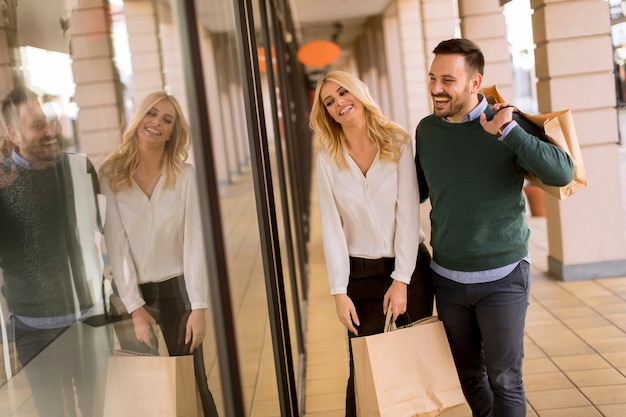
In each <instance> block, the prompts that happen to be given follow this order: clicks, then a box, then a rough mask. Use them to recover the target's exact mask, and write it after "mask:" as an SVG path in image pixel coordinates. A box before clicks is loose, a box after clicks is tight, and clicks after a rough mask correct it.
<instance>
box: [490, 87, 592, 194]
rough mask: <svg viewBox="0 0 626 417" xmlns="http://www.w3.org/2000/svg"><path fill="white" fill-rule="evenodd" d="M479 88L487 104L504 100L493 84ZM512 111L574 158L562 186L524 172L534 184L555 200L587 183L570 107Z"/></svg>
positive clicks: (546, 139)
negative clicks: (570, 174)
mask: <svg viewBox="0 0 626 417" xmlns="http://www.w3.org/2000/svg"><path fill="white" fill-rule="evenodd" d="M480 92H481V93H482V94H484V95H485V97H486V98H487V101H488V102H489V103H491V104H494V103H505V102H506V100H504V98H502V96H501V95H500V92H499V91H498V88H497V87H496V86H495V85H492V86H489V87H485V88H482V89H481V90H480ZM516 111H517V112H518V113H519V114H520V115H521V116H522V117H524V118H526V119H527V120H528V121H530V122H531V123H532V124H533V125H535V126H536V127H538V128H539V130H540V131H541V132H542V133H543V135H542V137H541V136H540V138H541V139H542V140H545V141H547V142H550V143H551V144H553V145H556V146H558V147H559V148H561V149H563V150H564V151H566V152H567V153H568V154H569V155H570V157H571V158H572V160H573V161H574V178H573V179H572V181H570V183H569V184H567V185H565V186H563V187H555V186H551V185H545V184H543V183H542V182H541V181H540V180H538V179H537V178H535V177H534V176H532V175H531V174H526V179H528V180H529V181H532V182H533V183H535V184H537V185H538V186H539V187H541V188H542V189H543V190H544V191H545V192H546V193H548V194H550V195H552V196H554V197H556V198H558V199H559V200H562V199H564V198H566V197H569V196H570V195H572V194H574V193H575V192H577V191H579V190H581V189H583V188H584V187H585V186H586V185H587V175H586V173H585V166H584V164H583V158H582V154H581V152H580V145H579V144H578V136H576V128H575V126H574V120H573V118H572V112H571V111H570V110H561V111H557V112H553V113H544V114H537V115H530V114H526V113H523V112H521V111H519V110H516Z"/></svg>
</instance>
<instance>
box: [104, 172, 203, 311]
mask: <svg viewBox="0 0 626 417" xmlns="http://www.w3.org/2000/svg"><path fill="white" fill-rule="evenodd" d="M165 178H166V174H165V171H164V173H163V175H162V176H161V178H160V179H159V182H158V183H157V185H156V187H155V189H154V192H153V193H152V197H151V198H148V196H147V195H146V194H145V193H144V192H143V191H142V190H141V188H139V186H138V185H137V184H136V183H135V181H134V180H133V181H132V187H131V188H125V189H123V190H120V191H118V192H117V194H115V193H113V191H112V190H111V188H110V187H109V185H108V183H107V181H105V180H103V179H101V180H100V187H101V192H102V193H103V194H104V195H105V196H106V198H107V209H106V221H105V225H104V235H105V241H106V246H107V251H108V254H109V258H110V262H111V269H112V272H113V279H114V280H115V285H116V286H117V289H118V291H119V294H120V297H121V299H122V301H123V302H124V305H125V306H126V309H127V310H128V312H133V311H134V310H136V309H138V308H139V307H141V306H143V305H144V304H145V303H144V301H143V299H142V298H141V294H140V292H139V284H144V283H147V282H161V281H165V280H167V279H170V278H173V277H176V276H179V275H183V274H184V276H185V286H186V288H187V293H188V295H189V301H190V302H191V308H192V309H193V310H195V309H202V308H208V289H209V285H208V279H207V268H206V262H205V253H204V240H203V235H202V224H201V219H200V206H199V201H198V190H197V186H196V177H195V170H194V169H193V167H192V166H191V165H189V164H184V165H183V167H182V169H181V172H180V176H179V178H178V180H177V181H176V183H175V184H174V186H173V187H170V188H165Z"/></svg>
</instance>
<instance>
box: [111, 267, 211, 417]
mask: <svg viewBox="0 0 626 417" xmlns="http://www.w3.org/2000/svg"><path fill="white" fill-rule="evenodd" d="M139 287H140V289H141V294H142V297H143V299H144V301H145V302H146V304H145V306H144V307H145V308H146V310H147V311H148V312H149V313H150V314H151V315H152V317H154V319H155V320H156V321H157V323H158V324H159V327H160V328H161V332H162V333H163V338H164V339H165V343H166V345H167V350H168V352H169V354H170V356H183V355H189V354H190V352H189V350H190V345H191V342H190V343H187V344H185V329H186V325H187V319H188V318H189V315H190V314H191V305H190V303H189V297H188V295H187V289H186V287H185V280H184V278H183V277H182V276H180V277H175V278H171V279H169V280H167V281H163V282H159V283H148V284H142V285H140V286H139ZM124 322H125V323H124ZM115 329H116V333H117V334H118V338H119V339H120V344H122V341H123V340H125V341H128V340H132V343H133V344H134V345H135V347H133V348H132V350H135V351H137V352H143V353H150V352H152V349H150V348H149V347H148V346H147V345H145V343H143V342H139V341H137V340H136V338H135V333H134V329H133V328H132V322H130V321H129V320H124V321H123V322H116V323H115ZM127 343H128V342H127ZM122 347H123V348H124V346H122ZM193 363H194V371H195V376H196V384H197V385H198V390H199V392H200V400H201V401H202V409H203V411H204V416H205V417H216V416H217V415H218V414H217V407H216V406H215V401H214V399H213V395H212V394H211V391H210V390H209V384H208V380H207V376H206V370H205V367H204V354H203V351H202V345H200V346H198V347H197V348H196V350H194V352H193Z"/></svg>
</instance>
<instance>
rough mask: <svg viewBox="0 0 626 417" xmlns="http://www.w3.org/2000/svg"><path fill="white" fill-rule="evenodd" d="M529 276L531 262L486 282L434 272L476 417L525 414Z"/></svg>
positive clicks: (439, 308) (520, 416) (439, 300)
mask: <svg viewBox="0 0 626 417" xmlns="http://www.w3.org/2000/svg"><path fill="white" fill-rule="evenodd" d="M529 275H530V267H529V265H528V263H527V262H526V261H521V262H520V263H519V265H518V266H517V267H516V268H515V269H514V270H513V272H511V273H510V274H509V275H508V276H506V277H504V278H502V279H500V280H497V281H494V282H488V283H483V284H459V283H457V282H454V281H452V280H449V279H446V278H444V277H442V276H441V275H439V274H437V273H436V272H434V271H433V282H434V284H435V297H436V303H437V313H438V315H439V317H440V318H441V321H443V324H444V326H445V329H446V333H447V335H448V339H449V340H450V348H451V350H452V355H453V357H454V361H455V363H456V367H457V370H458V373H459V379H460V381H461V386H462V388H463V392H464V394H465V397H466V399H467V402H468V403H469V406H470V408H471V409H472V414H473V416H474V417H525V416H526V397H525V394H524V384H523V382H522V360H523V357H524V323H525V320H526V310H527V309H528V297H529V293H530V277H529Z"/></svg>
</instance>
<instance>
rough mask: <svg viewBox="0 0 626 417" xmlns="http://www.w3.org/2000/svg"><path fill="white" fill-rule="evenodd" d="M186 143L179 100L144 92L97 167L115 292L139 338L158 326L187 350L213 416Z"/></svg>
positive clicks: (204, 283) (177, 350)
mask: <svg viewBox="0 0 626 417" xmlns="http://www.w3.org/2000/svg"><path fill="white" fill-rule="evenodd" d="M188 149H189V124H188V123H187V121H186V120H185V117H184V115H183V113H182V111H181V108H180V105H179V104H178V102H177V100H176V99H175V98H174V97H172V96H170V95H168V94H166V93H164V92H155V93H152V94H150V95H148V96H147V97H146V98H145V99H144V100H143V101H142V102H141V103H139V105H138V106H137V107H136V108H135V110H134V112H133V114H132V116H131V118H130V122H129V125H128V127H127V129H126V131H125V132H124V134H123V136H122V144H121V145H120V147H119V149H117V150H116V151H115V152H113V153H112V154H111V155H109V156H108V158H107V159H106V160H105V161H104V163H103V164H102V167H101V169H100V183H101V189H102V192H103V193H104V194H105V195H106V197H107V209H106V222H105V228H104V232H105V238H106V245H107V250H108V253H109V257H110V261H111V268H112V272H113V278H114V284H115V287H116V291H117V294H119V297H120V299H121V301H122V303H123V307H124V309H125V310H126V312H128V314H130V315H131V317H132V328H133V329H134V336H135V338H136V340H137V341H138V342H139V345H142V346H144V347H148V346H149V347H154V336H155V334H156V332H158V331H159V330H161V331H162V333H163V337H164V339H165V342H166V345H167V348H168V351H169V354H170V355H171V356H179V355H189V354H193V356H194V365H195V374H196V381H197V384H198V388H199V391H200V397H201V399H202V407H203V409H204V415H205V416H217V411H216V408H215V403H214V401H213V397H212V395H211V393H210V391H209V387H208V383H207V377H206V371H205V368H204V358H203V353H202V339H203V338H204V336H205V330H206V329H205V310H206V309H207V308H208V280H207V276H206V273H207V272H206V271H207V269H206V264H205V260H204V251H203V247H204V243H203V237H202V227H201V224H200V212H199V205H198V197H197V189H196V179H195V172H194V169H193V167H192V166H191V165H189V164H188V163H186V162H185V161H186V159H187V156H188ZM118 335H119V336H120V339H122V338H123V337H124V336H123V335H121V334H120V333H118Z"/></svg>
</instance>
